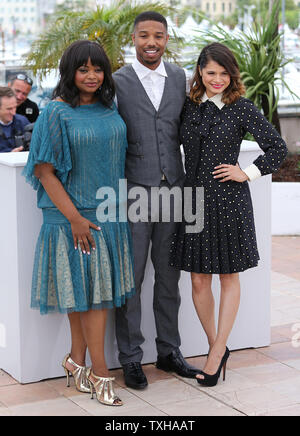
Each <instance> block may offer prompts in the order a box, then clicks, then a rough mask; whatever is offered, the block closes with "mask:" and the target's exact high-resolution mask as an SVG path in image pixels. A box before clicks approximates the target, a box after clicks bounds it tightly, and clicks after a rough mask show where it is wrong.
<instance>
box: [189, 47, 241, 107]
mask: <svg viewBox="0 0 300 436" xmlns="http://www.w3.org/2000/svg"><path fill="white" fill-rule="evenodd" d="M209 61H214V62H216V63H217V64H219V65H221V66H222V67H223V68H225V70H226V71H227V73H228V74H229V75H230V84H229V86H228V88H226V89H225V91H224V93H223V97H222V101H223V103H225V104H231V103H234V102H235V101H236V100H238V99H239V98H240V97H241V95H243V94H245V86H244V84H243V83H242V80H241V75H240V70H239V66H238V63H237V61H236V59H235V57H234V54H233V53H232V51H231V50H229V48H228V47H226V45H224V44H220V43H219V42H213V43H212V44H209V45H207V46H206V47H204V48H203V50H202V51H201V53H200V55H199V58H198V61H197V66H196V72H195V74H194V76H193V78H192V80H191V91H190V98H191V100H192V101H193V102H194V103H198V104H199V103H201V99H202V97H203V95H204V93H205V91H206V89H205V86H204V84H203V82H202V77H201V75H200V71H199V67H200V70H203V68H205V67H206V65H207V64H208V62H209Z"/></svg>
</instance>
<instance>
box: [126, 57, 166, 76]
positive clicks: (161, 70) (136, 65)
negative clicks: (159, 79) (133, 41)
mask: <svg viewBox="0 0 300 436" xmlns="http://www.w3.org/2000/svg"><path fill="white" fill-rule="evenodd" d="M132 68H133V69H134V71H135V72H136V74H137V75H138V77H139V79H143V78H144V77H146V76H147V75H148V74H151V73H156V74H159V75H160V76H163V77H168V75H167V72H166V68H165V64H164V62H163V61H161V63H160V64H159V66H158V67H157V68H156V70H150V68H147V67H145V65H143V64H141V63H140V61H139V60H138V59H137V58H135V59H134V61H133V63H132Z"/></svg>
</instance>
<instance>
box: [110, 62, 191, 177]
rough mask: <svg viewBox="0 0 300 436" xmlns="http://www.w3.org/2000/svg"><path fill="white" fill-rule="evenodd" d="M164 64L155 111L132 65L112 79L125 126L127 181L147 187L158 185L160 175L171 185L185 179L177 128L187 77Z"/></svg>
mask: <svg viewBox="0 0 300 436" xmlns="http://www.w3.org/2000/svg"><path fill="white" fill-rule="evenodd" d="M164 64H165V68H166V72H167V75H168V77H166V80H165V88H164V92H163V96H162V100H161V104H160V107H159V109H158V111H156V109H155V108H154V106H153V104H152V103H151V101H150V99H149V97H148V95H147V93H146V91H145V89H144V87H143V85H142V83H141V82H140V80H139V78H138V76H137V75H136V73H135V71H134V69H133V68H132V66H131V65H126V66H125V67H123V68H121V69H120V70H118V71H117V72H116V73H114V76H113V77H114V80H115V84H116V91H117V99H118V110H119V113H120V115H121V117H122V118H123V120H124V121H125V123H126V125H127V139H128V150H127V157H126V170H125V174H126V178H127V179H128V180H129V181H131V182H133V183H138V184H141V185H147V186H159V184H160V181H161V178H162V175H163V174H164V175H165V176H166V179H167V181H168V182H169V183H170V185H173V184H174V183H175V182H176V181H177V180H178V179H179V178H182V177H183V176H184V170H183V164H182V159H181V153H180V142H179V126H180V114H181V111H182V108H183V105H184V101H185V96H186V78H185V73H184V71H183V70H182V69H181V68H179V67H177V66H175V65H172V64H169V63H167V62H165V63H164Z"/></svg>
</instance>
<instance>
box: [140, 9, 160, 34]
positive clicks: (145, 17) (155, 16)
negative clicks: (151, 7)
mask: <svg viewBox="0 0 300 436" xmlns="http://www.w3.org/2000/svg"><path fill="white" fill-rule="evenodd" d="M143 21H158V22H159V23H162V24H163V25H164V26H165V28H166V31H168V23H167V20H166V19H165V17H164V16H163V15H161V14H159V13H158V12H155V11H146V12H142V13H141V14H139V15H138V16H137V17H136V19H135V20H134V29H135V28H136V26H137V25H138V23H141V22H143Z"/></svg>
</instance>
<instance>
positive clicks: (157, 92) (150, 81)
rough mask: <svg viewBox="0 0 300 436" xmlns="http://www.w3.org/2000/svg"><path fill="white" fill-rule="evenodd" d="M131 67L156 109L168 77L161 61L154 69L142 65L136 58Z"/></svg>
mask: <svg viewBox="0 0 300 436" xmlns="http://www.w3.org/2000/svg"><path fill="white" fill-rule="evenodd" d="M132 68H133V69H134V71H135V72H136V74H137V76H138V78H139V80H140V82H141V84H142V85H143V87H144V89H145V91H146V93H147V95H148V97H149V99H150V101H151V103H152V104H153V106H154V107H155V109H156V110H157V111H158V109H159V106H160V102H161V99H162V96H163V92H164V88H165V80H166V77H168V75H167V72H166V69H165V65H164V63H163V61H161V63H160V64H159V66H158V67H157V68H156V70H150V68H147V67H145V66H144V65H142V64H141V63H140V62H139V61H138V60H137V59H134V61H133V63H132Z"/></svg>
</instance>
